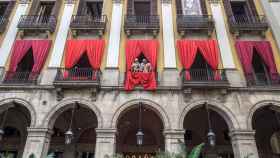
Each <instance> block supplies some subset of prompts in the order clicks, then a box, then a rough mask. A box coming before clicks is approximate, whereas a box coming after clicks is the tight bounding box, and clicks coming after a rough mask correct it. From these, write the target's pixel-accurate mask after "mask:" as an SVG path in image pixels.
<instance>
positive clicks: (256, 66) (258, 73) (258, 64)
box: [252, 49, 269, 84]
mask: <svg viewBox="0 0 280 158" xmlns="http://www.w3.org/2000/svg"><path fill="white" fill-rule="evenodd" d="M252 66H253V70H254V74H255V75H254V76H255V80H256V82H257V84H266V83H267V82H268V79H269V74H268V68H267V67H266V65H265V64H264V62H263V60H262V58H261V57H260V56H259V55H258V53H257V52H256V49H254V55H253V61H252Z"/></svg>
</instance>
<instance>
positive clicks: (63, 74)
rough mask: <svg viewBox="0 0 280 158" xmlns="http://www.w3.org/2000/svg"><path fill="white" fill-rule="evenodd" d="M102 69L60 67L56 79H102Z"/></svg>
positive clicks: (97, 80)
mask: <svg viewBox="0 0 280 158" xmlns="http://www.w3.org/2000/svg"><path fill="white" fill-rule="evenodd" d="M100 76H101V71H100V70H93V69H92V68H72V69H66V68H59V69H58V70H57V75H56V78H55V80H56V81H77V82H79V81H96V82H99V81H100Z"/></svg>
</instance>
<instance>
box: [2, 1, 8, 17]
mask: <svg viewBox="0 0 280 158" xmlns="http://www.w3.org/2000/svg"><path fill="white" fill-rule="evenodd" d="M7 7H8V2H0V16H1V17H2V16H4V15H5V12H6V10H7Z"/></svg>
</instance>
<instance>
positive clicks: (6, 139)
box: [0, 102, 32, 158]
mask: <svg viewBox="0 0 280 158" xmlns="http://www.w3.org/2000/svg"><path fill="white" fill-rule="evenodd" d="M31 121H32V118H31V114H30V111H29V110H28V109H27V108H26V107H25V106H24V105H22V104H20V103H17V102H7V103H5V104H3V106H1V107H0V129H1V130H3V135H2V139H1V140H0V157H4V156H6V157H9V158H17V157H22V154H23V151H24V146H25V142H26V138H27V128H28V127H29V126H31Z"/></svg>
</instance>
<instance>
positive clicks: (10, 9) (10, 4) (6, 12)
mask: <svg viewBox="0 0 280 158" xmlns="http://www.w3.org/2000/svg"><path fill="white" fill-rule="evenodd" d="M15 4H16V1H9V4H8V6H7V9H6V10H5V13H4V17H6V18H9V16H10V14H11V12H12V10H13V8H14V6H15Z"/></svg>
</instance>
